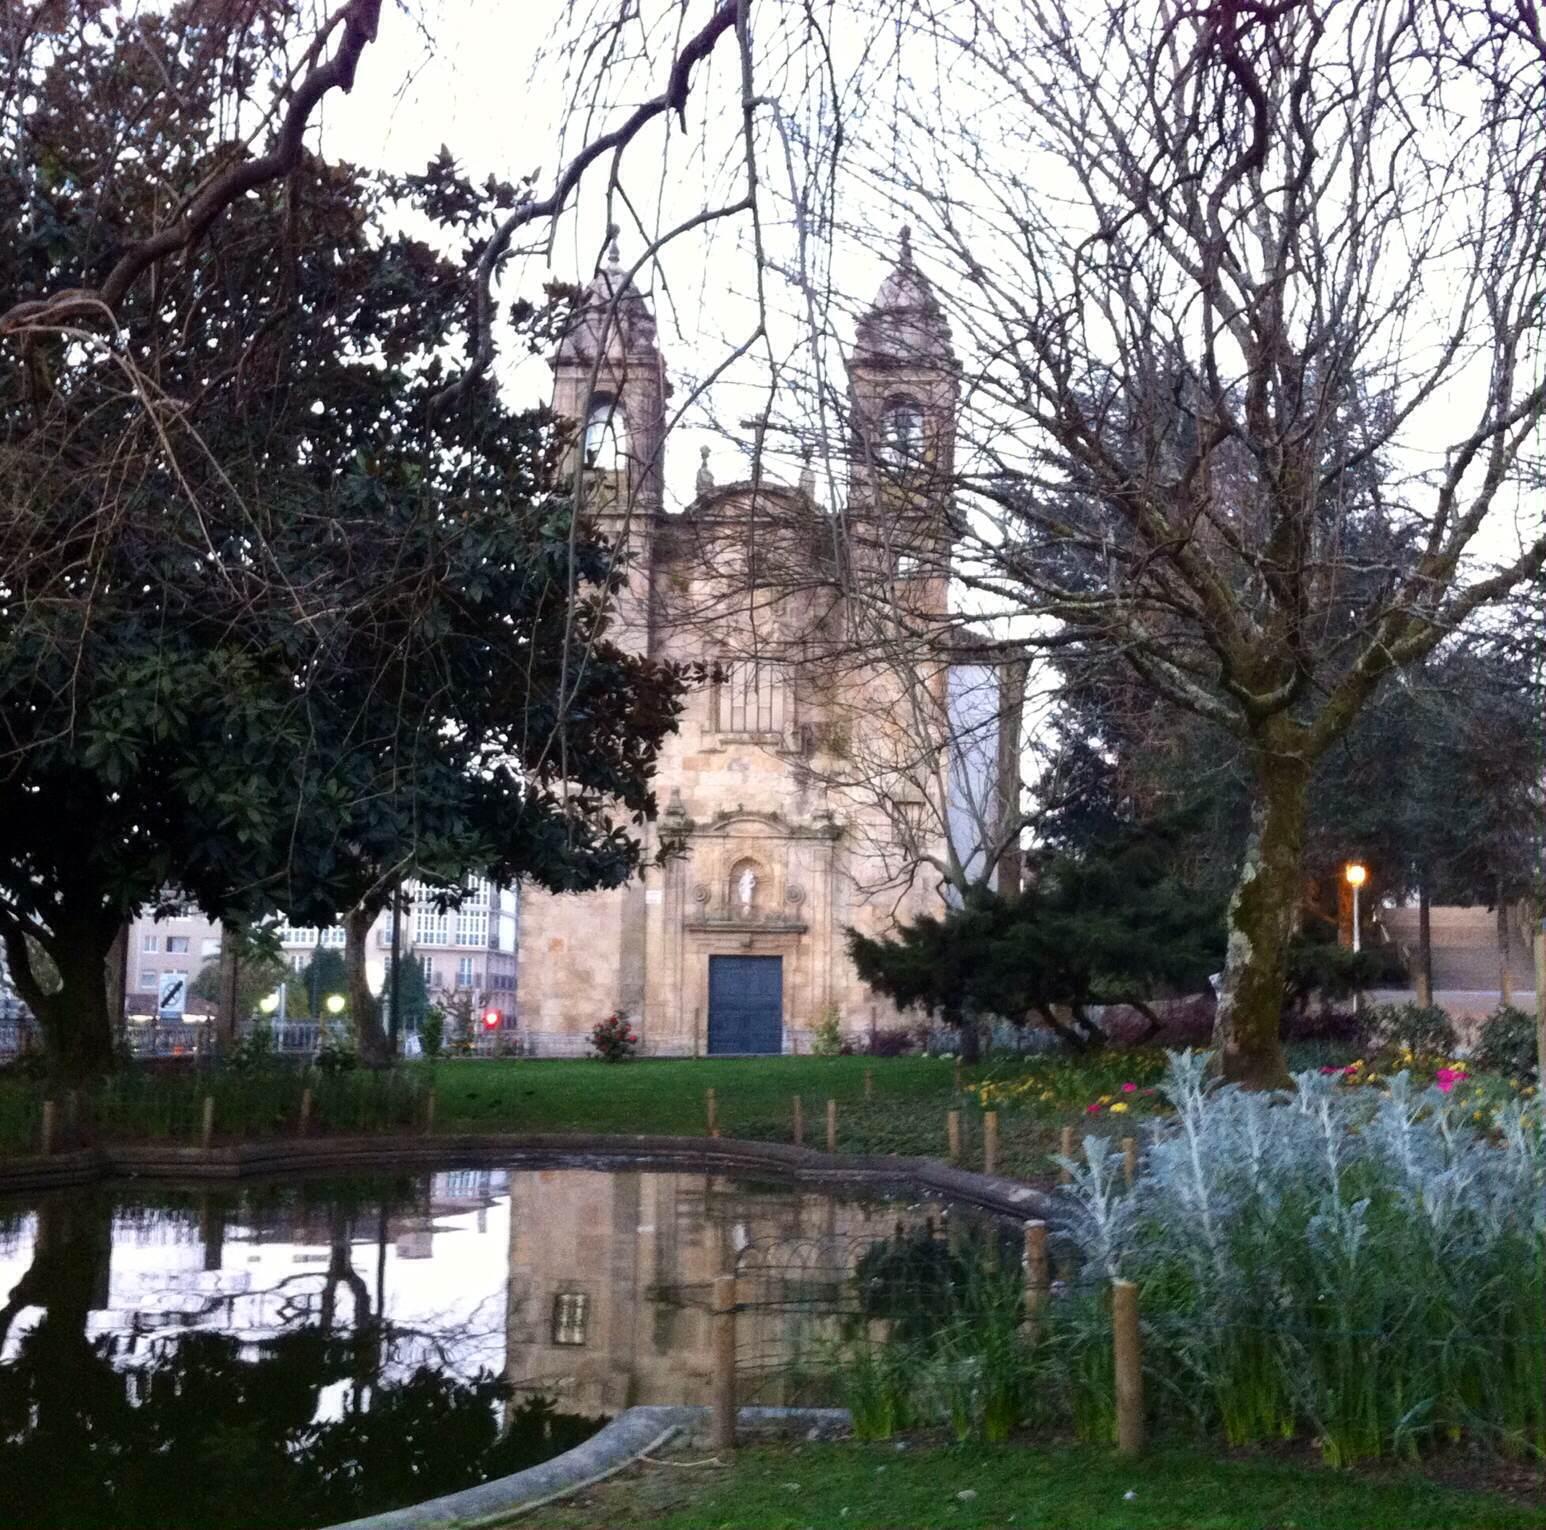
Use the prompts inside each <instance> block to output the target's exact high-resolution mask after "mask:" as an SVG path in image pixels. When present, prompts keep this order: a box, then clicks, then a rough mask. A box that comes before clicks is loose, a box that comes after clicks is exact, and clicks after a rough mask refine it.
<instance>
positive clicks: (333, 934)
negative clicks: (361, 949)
mask: <svg viewBox="0 0 1546 1530" xmlns="http://www.w3.org/2000/svg"><path fill="white" fill-rule="evenodd" d="M344 935H345V931H344V927H343V926H342V925H341V924H335V925H332V926H330V927H329V928H328V929H325V930H324V931H323V932H322V933H321V935H320V936H318V937H317V944H318V945H319V946H341V945H343V944H344Z"/></svg>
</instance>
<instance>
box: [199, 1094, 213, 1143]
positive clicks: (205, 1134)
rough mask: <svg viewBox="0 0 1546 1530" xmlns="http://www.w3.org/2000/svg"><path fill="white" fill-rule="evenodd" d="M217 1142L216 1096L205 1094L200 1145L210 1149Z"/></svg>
mask: <svg viewBox="0 0 1546 1530" xmlns="http://www.w3.org/2000/svg"><path fill="white" fill-rule="evenodd" d="M214 1142H215V1097H214V1095H212V1094H206V1095H205V1096H204V1119H203V1121H202V1122H201V1123H200V1125H199V1146H200V1147H201V1148H205V1149H208V1148H210V1147H213V1146H214Z"/></svg>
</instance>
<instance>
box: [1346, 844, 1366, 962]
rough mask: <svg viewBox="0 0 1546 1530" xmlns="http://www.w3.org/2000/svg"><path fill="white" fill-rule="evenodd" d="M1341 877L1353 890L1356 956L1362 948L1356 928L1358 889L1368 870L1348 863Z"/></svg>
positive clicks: (1352, 862) (1350, 862)
mask: <svg viewBox="0 0 1546 1530" xmlns="http://www.w3.org/2000/svg"><path fill="white" fill-rule="evenodd" d="M1343 875H1344V876H1346V878H1347V885H1348V886H1349V887H1351V888H1352V889H1353V951H1354V952H1355V954H1356V953H1357V952H1358V951H1360V950H1361V949H1362V947H1363V942H1362V941H1361V939H1360V938H1359V936H1360V931H1359V927H1358V889H1359V888H1360V887H1362V886H1363V885H1364V883H1365V882H1367V881H1368V880H1369V870H1368V867H1366V866H1363V865H1360V864H1359V862H1357V861H1349V862H1348V863H1347V870H1346V871H1345V872H1344V873H1343Z"/></svg>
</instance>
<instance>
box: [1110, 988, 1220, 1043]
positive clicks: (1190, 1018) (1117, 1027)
mask: <svg viewBox="0 0 1546 1530" xmlns="http://www.w3.org/2000/svg"><path fill="white" fill-rule="evenodd" d="M1153 1007H1154V1008H1155V1010H1156V1012H1157V1014H1158V1016H1159V1022H1160V1028H1159V1030H1158V1031H1157V1032H1155V1033H1153V1034H1151V1033H1150V1027H1149V1021H1148V1017H1147V1016H1145V1015H1144V1014H1143V1013H1142V1012H1141V1011H1139V1010H1136V1009H1134V1008H1132V1006H1131V1005H1127V1004H1113V1005H1111V1006H1110V1007H1109V1008H1108V1009H1106V1010H1105V1011H1104V1012H1103V1013H1102V1014H1101V1016H1100V1026H1101V1029H1102V1030H1103V1031H1105V1033H1106V1039H1107V1043H1108V1045H1110V1046H1113V1047H1168V1048H1170V1050H1172V1051H1176V1052H1182V1051H1185V1050H1186V1049H1187V1048H1188V1047H1206V1046H1209V1045H1211V1044H1212V1042H1213V1016H1214V1011H1215V1009H1216V1008H1217V1004H1216V1001H1215V1000H1214V998H1213V996H1212V995H1211V994H1192V995H1191V996H1190V997H1188V998H1185V999H1170V1000H1166V1001H1163V1002H1159V1003H1156V1004H1155V1005H1154V1006H1153Z"/></svg>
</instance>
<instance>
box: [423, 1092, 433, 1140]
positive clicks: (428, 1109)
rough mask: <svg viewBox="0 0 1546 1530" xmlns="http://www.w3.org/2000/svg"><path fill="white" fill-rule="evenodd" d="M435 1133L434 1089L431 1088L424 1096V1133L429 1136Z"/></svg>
mask: <svg viewBox="0 0 1546 1530" xmlns="http://www.w3.org/2000/svg"><path fill="white" fill-rule="evenodd" d="M434 1133H435V1091H434V1090H433V1089H431V1090H430V1092H429V1093H428V1094H427V1095H426V1096H425V1097H424V1135H425V1136H426V1137H431V1136H433V1135H434Z"/></svg>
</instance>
